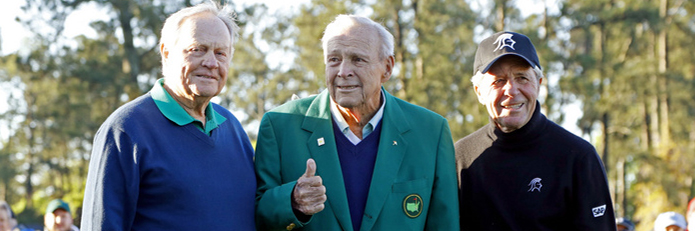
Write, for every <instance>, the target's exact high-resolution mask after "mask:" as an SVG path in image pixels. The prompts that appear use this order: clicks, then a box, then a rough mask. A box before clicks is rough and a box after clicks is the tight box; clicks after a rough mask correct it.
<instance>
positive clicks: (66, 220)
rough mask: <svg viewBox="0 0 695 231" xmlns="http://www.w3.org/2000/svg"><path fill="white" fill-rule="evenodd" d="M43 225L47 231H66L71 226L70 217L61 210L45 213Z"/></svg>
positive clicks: (66, 212)
mask: <svg viewBox="0 0 695 231" xmlns="http://www.w3.org/2000/svg"><path fill="white" fill-rule="evenodd" d="M43 219H44V220H43V222H44V225H45V226H46V228H47V229H48V230H49V231H68V230H70V227H71V226H72V215H70V213H69V212H68V211H65V210H63V209H56V210H55V211H53V213H47V214H46V215H45V216H44V218H43Z"/></svg>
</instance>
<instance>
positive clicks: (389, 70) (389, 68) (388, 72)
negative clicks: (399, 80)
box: [381, 55, 396, 83]
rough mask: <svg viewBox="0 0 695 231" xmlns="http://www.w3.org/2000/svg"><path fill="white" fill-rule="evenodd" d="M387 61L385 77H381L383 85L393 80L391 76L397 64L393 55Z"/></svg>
mask: <svg viewBox="0 0 695 231" xmlns="http://www.w3.org/2000/svg"><path fill="white" fill-rule="evenodd" d="M385 61H386V70H385V71H384V75H383V76H382V77H381V83H385V82H386V81H388V80H389V79H390V78H391V74H392V73H393V66H394V65H395V62H396V61H395V59H394V57H393V55H389V57H387V58H386V60H385Z"/></svg>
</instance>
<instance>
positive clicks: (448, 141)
mask: <svg viewBox="0 0 695 231" xmlns="http://www.w3.org/2000/svg"><path fill="white" fill-rule="evenodd" d="M439 130H440V135H439V142H438V144H437V153H436V154H437V157H436V158H437V160H436V169H435V176H434V184H433V186H432V198H431V203H430V207H429V209H428V211H429V212H428V214H427V224H426V225H425V230H456V231H459V230H460V228H459V225H460V224H459V208H458V206H459V202H458V180H457V179H456V162H455V160H454V143H453V139H452V138H451V131H450V130H449V123H448V122H447V121H446V120H443V122H442V125H441V127H440V129H439Z"/></svg>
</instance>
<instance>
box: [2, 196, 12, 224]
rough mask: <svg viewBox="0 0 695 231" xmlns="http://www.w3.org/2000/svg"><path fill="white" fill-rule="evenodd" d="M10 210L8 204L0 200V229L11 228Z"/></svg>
mask: <svg viewBox="0 0 695 231" xmlns="http://www.w3.org/2000/svg"><path fill="white" fill-rule="evenodd" d="M11 219H12V212H11V211H10V205H9V204H7V202H5V201H0V231H10V229H11V228H12V226H13V225H12V224H11V221H10V220H11Z"/></svg>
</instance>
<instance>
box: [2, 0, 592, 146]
mask: <svg viewBox="0 0 695 231" xmlns="http://www.w3.org/2000/svg"><path fill="white" fill-rule="evenodd" d="M233 1H234V3H235V4H237V6H238V7H242V6H245V5H250V4H253V3H265V4H266V5H267V6H268V7H269V10H270V11H271V12H272V11H292V10H297V9H298V8H299V5H300V4H304V3H308V2H309V1H310V0H233ZM469 2H471V8H473V10H477V9H480V8H487V7H490V4H491V2H492V1H488V0H469ZM545 2H548V3H545ZM556 2H557V1H556V0H517V4H518V5H519V7H520V8H521V12H522V14H523V16H524V17H525V16H528V15H530V14H537V13H540V12H542V10H543V8H544V6H543V5H544V4H547V5H556ZM24 4H25V1H24V0H18V1H6V2H4V4H3V7H0V39H1V41H2V43H0V55H7V54H11V53H14V52H17V51H20V52H21V48H22V46H23V45H22V44H26V43H27V42H29V41H30V39H31V37H30V36H31V34H30V33H29V32H28V31H27V30H26V29H24V28H23V27H22V26H21V24H19V23H18V22H16V21H15V17H17V16H19V15H20V14H22V13H23V11H22V10H21V6H22V5H24ZM553 10H556V9H551V11H553ZM106 18H108V11H106V10H104V9H99V8H98V7H96V6H95V4H94V3H88V4H83V6H81V7H80V8H78V9H77V10H76V11H74V12H73V13H72V14H70V15H69V16H68V17H67V19H66V21H65V30H64V32H63V34H64V36H65V37H67V38H73V37H75V36H78V35H85V36H87V37H90V38H95V37H96V31H94V30H93V29H92V28H91V27H90V26H89V23H90V22H92V21H94V20H99V19H106ZM483 36H487V35H482V36H479V37H480V38H476V39H479V40H482V39H483V38H482V37H483ZM12 90H13V89H11V88H9V87H8V84H6V83H0V113H2V112H4V111H5V110H6V109H7V107H8V105H7V93H8V92H10V91H12ZM563 111H565V117H566V118H565V122H564V123H563V124H562V126H563V127H565V128H567V129H568V130H570V131H572V132H573V133H575V134H577V135H580V134H579V129H578V128H577V126H576V125H575V121H576V120H577V119H578V118H579V117H580V116H581V114H582V112H581V110H580V109H579V105H578V104H575V105H571V106H568V107H565V108H563ZM235 114H237V113H235ZM5 129H6V126H5V125H3V124H0V140H4V139H6V138H7V137H6V136H8V134H7V133H8V132H7V131H6V130H5ZM585 138H586V137H585Z"/></svg>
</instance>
